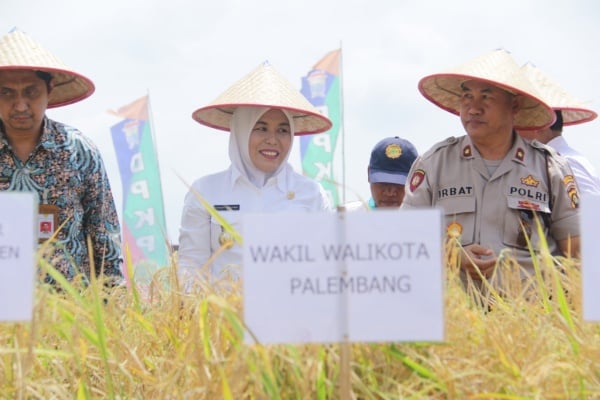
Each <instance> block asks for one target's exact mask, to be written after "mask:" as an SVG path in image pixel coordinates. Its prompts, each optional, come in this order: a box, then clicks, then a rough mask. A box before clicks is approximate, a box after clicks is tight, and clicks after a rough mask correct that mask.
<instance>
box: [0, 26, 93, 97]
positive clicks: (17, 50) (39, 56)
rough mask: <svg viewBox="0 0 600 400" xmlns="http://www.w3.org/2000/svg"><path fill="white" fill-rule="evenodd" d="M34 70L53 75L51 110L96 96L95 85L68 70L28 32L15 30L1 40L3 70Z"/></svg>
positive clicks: (1, 65) (0, 63)
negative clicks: (94, 94)
mask: <svg viewBox="0 0 600 400" xmlns="http://www.w3.org/2000/svg"><path fill="white" fill-rule="evenodd" d="M2 70H34V71H44V72H48V73H49V74H50V75H51V76H52V87H53V88H52V91H51V92H50V94H49V96H48V108H52V107H60V106H64V105H67V104H72V103H75V102H78V101H80V100H83V99H85V98H86V97H89V96H91V94H92V93H94V90H95V87H94V83H93V82H92V81H91V80H90V79H88V78H86V77H85V76H83V75H81V74H79V73H77V72H75V71H73V70H72V69H71V68H69V67H67V66H66V65H65V63H63V62H62V61H61V60H60V59H59V58H58V57H56V56H55V55H53V54H52V53H50V52H49V51H47V50H46V49H44V48H43V47H42V46H41V45H40V44H39V43H37V42H36V41H35V40H33V39H32V38H31V37H29V35H27V34H25V33H24V32H22V31H20V30H18V29H13V30H11V31H10V32H9V33H8V34H6V35H4V36H3V37H2V39H0V71H2Z"/></svg>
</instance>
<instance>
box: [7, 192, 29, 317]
mask: <svg viewBox="0 0 600 400" xmlns="http://www.w3.org/2000/svg"><path fill="white" fill-rule="evenodd" d="M35 196H36V194H35V193H29V192H2V193H0V210H1V211H0V321H30V320H31V318H32V314H33V298H34V293H33V289H34V282H35V281H34V279H35V265H34V250H35V248H36V246H37V231H36V223H37V219H36V218H37V215H38V213H37V198H36V197H35Z"/></svg>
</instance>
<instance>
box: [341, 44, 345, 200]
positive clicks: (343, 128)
mask: <svg viewBox="0 0 600 400" xmlns="http://www.w3.org/2000/svg"><path fill="white" fill-rule="evenodd" d="M343 54H344V52H343V51H342V41H341V40H340V130H341V131H342V135H341V138H342V204H346V129H345V127H344V67H343V65H344V56H343Z"/></svg>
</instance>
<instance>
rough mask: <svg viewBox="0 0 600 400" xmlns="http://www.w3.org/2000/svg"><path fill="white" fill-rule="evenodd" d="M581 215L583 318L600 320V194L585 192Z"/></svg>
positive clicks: (582, 199) (582, 198)
mask: <svg viewBox="0 0 600 400" xmlns="http://www.w3.org/2000/svg"><path fill="white" fill-rule="evenodd" d="M580 215H581V218H580V220H581V280H582V291H583V318H584V319H585V320H588V321H600V246H598V221H600V196H598V195H592V194H586V193H584V194H583V195H582V197H581V214H580Z"/></svg>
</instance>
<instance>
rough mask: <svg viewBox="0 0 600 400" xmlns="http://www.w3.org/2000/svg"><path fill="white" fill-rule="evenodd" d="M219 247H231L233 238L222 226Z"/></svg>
mask: <svg viewBox="0 0 600 400" xmlns="http://www.w3.org/2000/svg"><path fill="white" fill-rule="evenodd" d="M219 245H221V246H222V247H225V248H226V249H230V248H232V247H233V236H231V235H230V234H229V233H228V232H226V231H225V229H224V228H223V226H221V234H220V235H219Z"/></svg>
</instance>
